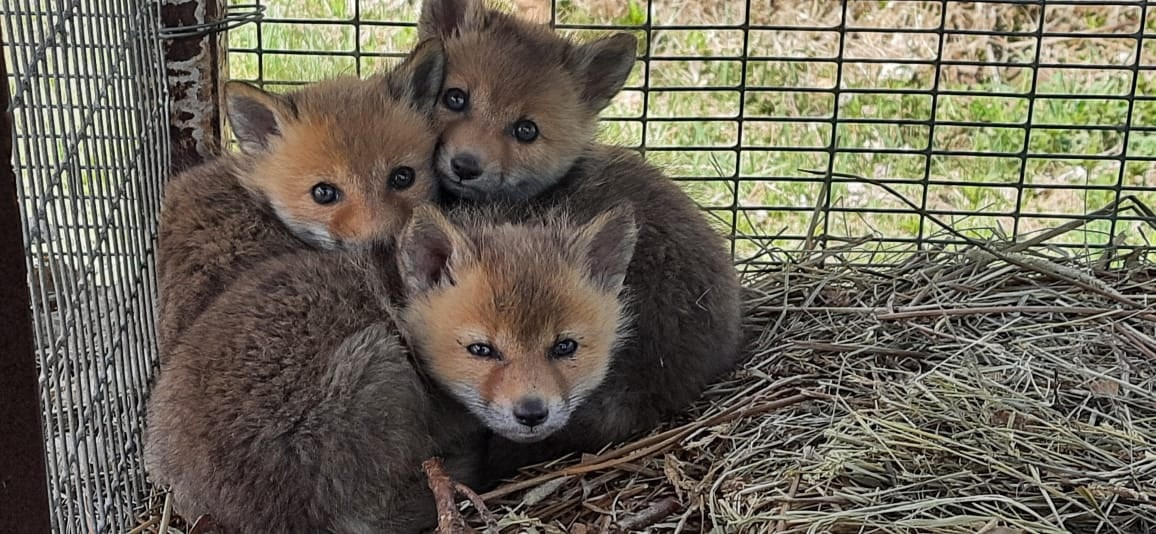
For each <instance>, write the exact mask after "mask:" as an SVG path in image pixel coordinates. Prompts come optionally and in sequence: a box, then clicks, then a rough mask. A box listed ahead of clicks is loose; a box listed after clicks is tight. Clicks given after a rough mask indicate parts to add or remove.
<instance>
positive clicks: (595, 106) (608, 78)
mask: <svg viewBox="0 0 1156 534" xmlns="http://www.w3.org/2000/svg"><path fill="white" fill-rule="evenodd" d="M637 50H638V38H637V37H635V36H634V35H632V34H629V33H616V34H614V35H611V36H609V37H603V38H601V39H598V40H596V41H592V42H589V43H586V44H583V45H579V46H578V49H577V51H576V52H575V55H574V57H573V59H572V60H571V61H570V64H571V69H572V71H573V72H574V73H576V74H577V75H578V77H579V79H580V80H582V83H583V86H582V100H583V102H585V103H586V106H587V109H590V110H592V111H594V112H601V111H602V110H603V109H605V108H606V106H608V105H610V101H611V100H613V99H614V97H615V95H617V94H618V92H619V91H622V87H623V86H625V85H626V79H627V78H629V77H630V71H631V70H632V69H634V58H635V54H636V52H637Z"/></svg>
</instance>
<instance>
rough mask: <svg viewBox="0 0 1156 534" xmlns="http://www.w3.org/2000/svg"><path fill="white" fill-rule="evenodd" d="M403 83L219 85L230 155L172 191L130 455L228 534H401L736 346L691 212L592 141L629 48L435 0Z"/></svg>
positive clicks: (718, 261)
mask: <svg viewBox="0 0 1156 534" xmlns="http://www.w3.org/2000/svg"><path fill="white" fill-rule="evenodd" d="M418 34H419V39H420V41H421V44H419V45H418V46H417V47H416V48H415V49H414V50H413V51H412V52H411V53H410V54H409V55H408V56H407V57H406V58H405V59H404V60H403V61H402V62H401V63H400V64H399V65H398V66H397V67H396V68H394V69H393V70H392V71H390V72H388V73H383V74H379V75H375V76H372V77H370V78H368V79H358V78H338V79H333V80H329V81H325V82H320V83H316V84H313V85H309V86H306V87H304V88H301V89H299V90H297V91H293V92H289V93H285V94H270V93H267V92H264V91H262V90H259V89H257V88H255V87H252V86H249V85H245V84H241V83H235V82H234V83H230V84H229V85H228V86H227V89H226V90H227V107H228V118H229V121H230V124H231V126H232V129H233V132H234V134H235V137H236V138H237V140H238V142H239V145H240V149H241V150H240V151H239V152H238V153H229V154H223V155H221V156H219V157H218V158H217V159H216V160H215V161H212V162H209V163H206V164H203V165H201V166H199V167H196V168H193V169H191V170H188V171H185V172H184V173H182V174H180V175H177V176H175V177H173V178H172V180H171V181H170V183H169V185H168V186H167V190H166V197H165V204H164V207H163V210H162V214H161V232H160V236H159V238H158V247H159V251H158V275H159V277H160V284H159V286H160V287H159V298H160V304H159V312H158V316H159V318H158V336H159V344H160V353H161V370H160V374H159V377H158V380H157V383H156V384H155V386H154V389H153V392H152V395H151V398H150V400H149V406H148V421H147V427H146V450H145V459H146V466H147V468H148V470H149V472H150V475H151V476H152V478H153V479H154V480H155V481H156V482H158V483H161V484H164V485H167V486H169V487H170V488H171V491H172V495H173V499H174V503H175V506H176V511H177V512H179V513H180V514H182V515H183V516H184V517H186V518H190V519H193V518H196V517H199V516H200V515H202V514H208V515H210V516H211V517H212V519H213V522H214V523H215V524H216V525H218V526H219V527H220V528H221V529H222V530H224V531H228V532H319V531H320V532H334V533H339V532H341V533H344V532H351V533H352V532H416V531H421V530H423V529H427V528H429V527H432V526H433V525H434V523H435V519H436V517H435V511H434V501H433V499H432V496H431V495H430V494H429V490H428V489H427V487H426V485H425V482H424V480H423V477H422V474H421V471H420V464H421V462H422V460H424V459H426V458H429V457H432V456H440V457H442V458H444V459H445V464H446V468H447V470H448V471H449V472H450V474H451V476H453V477H455V478H456V479H458V480H459V481H461V482H464V483H466V484H468V485H472V486H474V487H476V488H480V487H485V486H488V485H492V484H495V483H496V482H497V481H498V480H499V479H500V478H502V477H504V476H508V475H510V474H512V473H513V472H514V471H515V470H516V469H517V468H518V467H520V466H523V465H528V464H531V463H536V462H539V461H543V460H547V459H550V458H554V457H557V456H560V455H563V454H566V453H570V452H592V451H596V450H597V449H600V448H602V447H604V446H606V445H608V444H610V443H613V442H616V441H621V440H624V439H626V438H629V437H631V436H633V435H636V434H639V433H642V432H645V431H647V430H649V429H651V428H653V427H654V426H655V425H657V424H658V423H660V422H661V421H663V420H664V419H665V418H667V417H669V416H671V415H673V414H675V413H676V412H678V411H679V410H681V409H683V408H685V407H686V406H687V405H688V404H689V403H690V402H692V401H693V400H694V399H696V398H697V397H698V396H699V395H700V394H701V392H702V391H703V389H704V388H705V387H706V385H707V384H708V383H709V382H710V381H711V380H712V379H714V378H715V377H717V376H718V375H720V374H722V373H725V372H727V371H729V370H731V369H732V368H733V367H734V366H735V365H736V363H737V361H738V358H739V353H740V328H739V322H740V304H739V301H740V297H739V283H738V279H737V274H736V272H735V270H734V268H733V266H732V263H731V260H730V256H729V254H728V252H727V249H726V247H725V245H724V243H725V241H724V240H723V238H722V237H721V235H719V234H718V233H717V232H716V231H714V230H713V229H712V228H711V227H710V225H709V224H708V223H707V221H706V218H705V217H704V215H703V213H702V212H701V211H700V210H699V209H698V207H697V205H696V204H694V202H693V201H692V200H691V199H689V198H688V197H687V196H686V195H685V194H684V193H683V192H682V190H681V189H680V188H679V187H678V186H677V185H676V184H674V182H672V181H671V180H670V179H669V178H668V177H666V176H665V175H663V174H662V172H661V171H659V170H658V169H656V168H655V167H653V166H651V165H650V164H648V163H646V162H645V160H644V159H643V158H642V157H640V156H639V155H637V154H636V153H635V152H633V151H630V150H627V149H624V148H619V147H614V146H606V145H601V144H598V143H596V142H595V140H594V138H595V130H596V127H597V123H598V116H599V114H600V113H601V111H602V110H603V109H604V108H605V107H606V106H608V105H609V103H610V101H611V100H612V99H613V98H614V97H615V95H616V94H617V93H618V92H619V91H620V90H621V89H622V87H623V86H624V85H625V83H626V80H627V77H628V76H629V74H630V72H631V70H632V68H633V66H634V63H635V53H636V47H637V42H636V40H635V38H634V37H632V36H630V35H629V34H616V35H611V36H608V37H604V38H601V39H598V40H594V41H592V42H586V43H577V42H572V41H570V40H567V39H564V38H562V37H561V36H560V35H558V34H557V33H556V32H555V31H554V30H552V29H551V28H549V27H546V26H542V25H537V24H533V23H530V22H528V21H524V20H520V19H518V18H516V17H515V16H512V15H509V14H506V13H503V12H499V11H496V10H492V9H489V8H487V7H486V6H485V5H484V4H483V0H425V3H424V4H423V6H422V12H421V18H420V22H419V28H418Z"/></svg>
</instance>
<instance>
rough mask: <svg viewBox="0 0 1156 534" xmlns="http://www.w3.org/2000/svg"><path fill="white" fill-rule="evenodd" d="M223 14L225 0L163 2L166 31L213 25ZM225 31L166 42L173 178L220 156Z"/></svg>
mask: <svg viewBox="0 0 1156 534" xmlns="http://www.w3.org/2000/svg"><path fill="white" fill-rule="evenodd" d="M224 13H225V2H224V0H162V2H161V24H162V26H163V27H165V28H177V27H187V26H193V25H198V24H205V23H212V22H216V21H218V20H220V18H221V17H222V16H223V15H224ZM226 49H227V46H226V41H225V34H224V33H223V32H215V33H208V34H207V35H196V36H191V37H178V38H174V39H170V40H167V41H165V74H166V76H167V78H168V80H167V82H168V88H169V96H170V106H171V107H170V113H169V116H170V126H169V135H170V137H171V142H172V166H171V167H170V172H171V173H176V172H180V171H181V170H184V169H187V168H189V167H192V166H194V165H197V164H199V163H201V162H203V161H205V160H206V159H209V158H211V157H212V156H213V155H215V154H217V153H218V151H219V150H220V147H221V127H222V115H221V110H222V103H223V101H222V96H223V95H222V91H221V87H222V85H223V83H224V82H223V80H224V78H225V77H226V76H227V75H228V68H227V65H228V63H227V56H226V53H225V52H226Z"/></svg>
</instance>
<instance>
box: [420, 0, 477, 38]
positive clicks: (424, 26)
mask: <svg viewBox="0 0 1156 534" xmlns="http://www.w3.org/2000/svg"><path fill="white" fill-rule="evenodd" d="M485 19H486V5H485V2H484V0H425V1H424V2H422V5H421V16H420V17H418V20H417V38H418V39H420V40H424V39H445V38H447V37H453V36H454V35H455V34H460V33H461V32H462V31H464V30H480V29H482V28H483V27H484V26H485Z"/></svg>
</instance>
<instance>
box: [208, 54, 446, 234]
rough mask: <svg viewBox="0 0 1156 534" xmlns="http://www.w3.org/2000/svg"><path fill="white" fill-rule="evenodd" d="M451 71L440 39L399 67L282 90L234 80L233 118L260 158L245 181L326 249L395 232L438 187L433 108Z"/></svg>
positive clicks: (230, 93) (230, 88)
mask: <svg viewBox="0 0 1156 534" xmlns="http://www.w3.org/2000/svg"><path fill="white" fill-rule="evenodd" d="M443 73H444V54H443V52H442V49H441V46H440V44H439V43H436V42H433V41H427V42H425V43H422V44H421V45H419V46H418V47H417V49H415V50H414V52H413V53H412V54H410V56H409V57H407V58H406V59H405V60H404V61H403V62H402V63H401V65H399V66H398V67H397V68H396V69H394V70H393V71H391V72H389V73H387V74H383V75H377V76H374V77H372V78H370V79H368V80H360V79H357V78H353V77H345V78H337V79H332V80H328V81H324V82H320V83H316V84H312V85H309V86H306V87H305V88H303V89H300V90H298V91H294V92H291V93H287V94H282V95H275V94H271V93H267V92H265V91H262V90H260V89H257V88H255V87H253V86H250V85H247V84H244V83H241V82H230V83H229V84H228V85H227V87H226V91H227V102H228V116H229V121H230V123H231V125H232V128H233V131H234V133H235V135H236V137H237V140H238V141H239V143H240V145H241V149H242V151H243V152H245V153H247V154H249V155H251V156H252V157H253V158H255V162H254V165H253V166H252V170H251V172H247V173H245V174H244V175H243V176H242V177H241V181H242V183H243V184H244V185H245V186H246V187H247V188H248V189H250V190H251V191H253V192H254V193H256V194H257V195H258V196H259V197H262V198H263V199H264V200H266V201H267V202H268V203H269V204H270V206H272V208H273V209H274V210H275V211H276V213H277V215H278V216H279V217H280V218H281V220H282V221H284V222H285V224H286V226H288V227H289V228H290V229H291V230H292V231H293V232H294V233H295V234H297V235H298V236H300V237H301V238H302V239H304V240H306V241H308V242H310V243H312V244H314V245H317V246H320V247H324V248H330V247H335V246H339V245H341V244H343V243H347V242H365V241H367V240H370V239H373V238H375V237H381V236H385V237H389V236H395V235H397V233H398V232H400V231H401V228H402V226H403V225H404V224H405V221H406V220H408V218H409V214H410V212H411V210H412V209H413V207H414V206H415V205H416V204H417V203H421V202H426V201H433V200H435V197H436V192H437V191H438V186H437V181H436V178H435V177H434V175H433V169H432V167H431V166H430V156H431V154H433V152H434V147H435V145H436V142H437V139H436V135H434V133H433V130H432V128H431V126H430V114H431V113H432V108H433V106H434V105H435V102H436V100H437V94H438V89H439V88H440V87H441V83H442V75H443Z"/></svg>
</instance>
